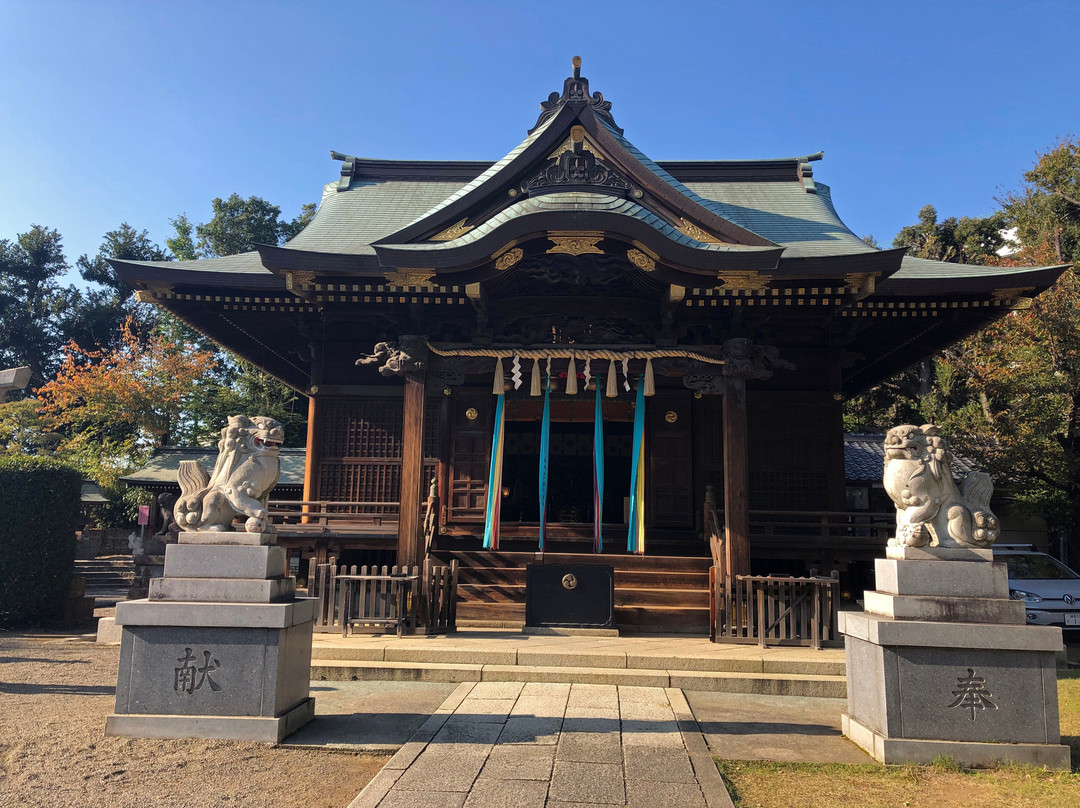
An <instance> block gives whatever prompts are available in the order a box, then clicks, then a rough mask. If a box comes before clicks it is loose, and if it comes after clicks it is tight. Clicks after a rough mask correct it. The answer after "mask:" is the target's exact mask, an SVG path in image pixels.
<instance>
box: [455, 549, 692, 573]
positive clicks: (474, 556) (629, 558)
mask: <svg viewBox="0 0 1080 808" xmlns="http://www.w3.org/2000/svg"><path fill="white" fill-rule="evenodd" d="M436 555H437V556H440V557H445V558H447V559H449V558H456V559H457V561H458V564H459V565H460V566H461V567H462V568H463V569H464V568H466V567H482V568H507V567H510V568H515V567H516V568H520V569H524V568H525V565H526V564H537V563H543V564H606V565H610V566H613V567H615V569H616V570H642V571H660V570H666V571H671V572H680V571H681V572H705V573H708V571H709V567H711V566H712V559H711V558H708V557H698V556H638V555H626V554H616V553H603V554H599V555H597V554H593V553H546V554H544V555H542V556H541V555H540V554H539V553H513V552H505V551H502V550H449V551H440V552H437V553H436Z"/></svg>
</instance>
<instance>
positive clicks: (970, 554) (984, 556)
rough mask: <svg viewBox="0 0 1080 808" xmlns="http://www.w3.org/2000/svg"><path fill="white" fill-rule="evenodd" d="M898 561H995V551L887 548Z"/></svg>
mask: <svg viewBox="0 0 1080 808" xmlns="http://www.w3.org/2000/svg"><path fill="white" fill-rule="evenodd" d="M885 557H886V558H894V559H897V560H898V561H993V560H994V551H993V550H990V549H983V548H980V547H891V546H890V547H886V548H885Z"/></svg>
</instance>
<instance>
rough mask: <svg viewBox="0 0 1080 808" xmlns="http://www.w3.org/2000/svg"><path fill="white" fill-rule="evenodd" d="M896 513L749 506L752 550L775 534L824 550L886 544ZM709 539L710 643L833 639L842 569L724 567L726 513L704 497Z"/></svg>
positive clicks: (785, 542)
mask: <svg viewBox="0 0 1080 808" xmlns="http://www.w3.org/2000/svg"><path fill="white" fill-rule="evenodd" d="M894 522H895V517H894V516H893V514H870V513H867V514H854V513H847V512H827V511H816V512H799V511H751V512H750V535H751V536H752V537H756V538H753V539H752V545H753V546H754V547H755V548H759V549H760V547H761V545H762V544H763V543H764V542H763V540H762V539H761V538H760V537H762V536H768V537H772V538H773V539H774V540H775V542H776V543H777V544H779V545H781V546H784V547H788V548H790V547H791V545H792V543H795V542H797V543H799V544H800V545H802V546H803V547H804V548H805V549H808V550H809V549H813V548H814V547H817V548H825V547H829V546H835V545H836V544H837V543H840V542H843V543H844V544H845V546H847V545H849V544H850V543H852V542H865V543H866V544H867V545H868V546H872V547H880V546H883V545H884V544H885V541H886V540H887V538H888V535H889V532H890V531H891V529H892V526H893V524H894ZM704 526H705V537H706V540H707V541H708V543H709V551H710V553H711V555H712V561H713V565H712V567H711V569H710V570H709V639H711V640H712V641H713V642H734V643H748V642H757V644H758V645H759V646H761V647H764V646H765V645H767V644H776V645H793V644H794V645H810V646H812V647H813V648H820V647H821V646H822V645H823V644H835V643H836V642H837V641H838V638H839V635H838V634H837V629H836V616H837V606H838V596H839V591H838V590H839V573H837V572H836V571H833V573H832V574H831V575H830V576H828V577H822V576H819V575H816V574H815V572H816V571H814V570H811V575H810V576H807V577H791V576H783V577H780V576H760V575H731V574H730V571H729V570H728V569H727V559H726V554H725V547H724V528H723V515H722V512H721V511H719V510H718V509H717V508H716V505H715V504H714V502H713V501H712V497H710V496H708V495H707V496H706V499H705V512H704Z"/></svg>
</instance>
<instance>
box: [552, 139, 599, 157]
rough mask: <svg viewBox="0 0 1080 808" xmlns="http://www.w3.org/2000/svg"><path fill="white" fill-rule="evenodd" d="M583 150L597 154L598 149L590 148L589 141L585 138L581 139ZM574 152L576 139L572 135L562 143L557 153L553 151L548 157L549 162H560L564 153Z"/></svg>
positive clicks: (556, 150)
mask: <svg viewBox="0 0 1080 808" xmlns="http://www.w3.org/2000/svg"><path fill="white" fill-rule="evenodd" d="M581 148H582V149H583V150H584V151H591V152H592V153H593V154H596V149H594V148H593V147H592V146H590V145H589V141H587V140H585V138H584V137H583V138H582V139H581ZM573 150H574V137H573V135H570V136H568V137H567V138H566V140H564V141H563V142H562V145H561V146H559V148H557V149H555V151H553V152H552V153H551V154H549V155H548V159H549V160H558V159H559V157H561V156H562V155H563V154H564V153H566V152H572V151H573Z"/></svg>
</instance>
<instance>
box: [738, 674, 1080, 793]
mask: <svg viewBox="0 0 1080 808" xmlns="http://www.w3.org/2000/svg"><path fill="white" fill-rule="evenodd" d="M1058 711H1059V713H1060V717H1061V742H1062V743H1065V744H1068V745H1069V746H1070V747H1071V748H1072V756H1073V766H1074V770H1073V771H1072V772H1053V771H1046V770H1044V769H1036V768H1033V767H1030V766H1015V765H1003V766H1001V767H999V768H996V769H964V768H962V767H961V766H959V765H958V764H957V763H956V761H955V760H953V759H951V758H947V757H942V758H938V759H937V760H935V761H934V763H933V764H932V765H930V766H879V765H877V764H865V765H859V766H851V765H845V764H842V763H773V762H770V761H759V760H752V761H747V760H718V761H717V767H718V768H719V769H720V774H721V775H723V777H724V782H725V783H726V784H727V787H728V790H729V791H730V792H731V797H732V799H733V800H734V801H735V805H736V806H737V808H791V806H799V808H850V806H860V808H971V807H972V806H975V805H977V806H979V808H1061V806H1065V805H1080V773H1077V771H1076V768H1077V767H1080V672H1064V671H1062V672H1059V674H1058Z"/></svg>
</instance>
